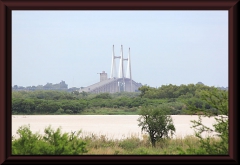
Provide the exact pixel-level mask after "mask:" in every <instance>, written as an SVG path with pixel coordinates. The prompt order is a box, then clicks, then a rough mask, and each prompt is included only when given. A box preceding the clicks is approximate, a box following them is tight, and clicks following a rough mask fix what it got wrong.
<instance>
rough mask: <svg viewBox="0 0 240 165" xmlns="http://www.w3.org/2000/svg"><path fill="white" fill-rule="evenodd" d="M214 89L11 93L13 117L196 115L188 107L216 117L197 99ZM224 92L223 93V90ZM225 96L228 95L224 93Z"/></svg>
mask: <svg viewBox="0 0 240 165" xmlns="http://www.w3.org/2000/svg"><path fill="white" fill-rule="evenodd" d="M213 89H216V87H209V86H206V85H203V84H188V85H180V86H176V85H172V84H169V85H162V86H161V87H159V88H153V87H150V86H147V85H144V86H142V87H140V88H139V91H140V92H135V93H129V92H121V93H113V94H110V93H100V94H89V93H86V92H78V91H73V92H66V91H54V90H37V91H12V113H13V114H81V112H83V111H84V110H87V109H96V110H97V109H99V108H112V109H121V108H125V109H126V108H128V109H130V108H135V109H139V108H140V107H142V106H148V105H151V106H158V105H161V106H165V107H166V108H167V109H168V111H169V113H170V114H171V115H181V114H191V113H197V112H193V111H189V110H188V109H187V107H188V106H190V105H194V106H195V107H197V108H199V109H203V110H207V111H209V112H212V113H215V114H217V113H218V112H217V110H216V108H214V107H213V106H211V105H210V104H209V103H208V102H207V101H204V100H202V99H201V98H200V95H201V91H211V90H213ZM223 91H224V90H223ZM224 92H226V93H227V91H224Z"/></svg>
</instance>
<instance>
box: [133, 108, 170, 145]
mask: <svg viewBox="0 0 240 165" xmlns="http://www.w3.org/2000/svg"><path fill="white" fill-rule="evenodd" d="M167 114H168V109H167V107H164V106H158V107H154V106H146V107H142V108H141V110H140V115H141V116H140V117H139V118H138V121H139V124H138V126H140V127H142V131H146V132H147V133H148V134H149V137H150V140H151V143H152V146H153V147H156V142H157V141H159V140H161V139H164V138H168V137H169V133H170V136H172V135H173V133H174V132H175V127H174V125H173V121H172V118H171V116H170V115H167Z"/></svg>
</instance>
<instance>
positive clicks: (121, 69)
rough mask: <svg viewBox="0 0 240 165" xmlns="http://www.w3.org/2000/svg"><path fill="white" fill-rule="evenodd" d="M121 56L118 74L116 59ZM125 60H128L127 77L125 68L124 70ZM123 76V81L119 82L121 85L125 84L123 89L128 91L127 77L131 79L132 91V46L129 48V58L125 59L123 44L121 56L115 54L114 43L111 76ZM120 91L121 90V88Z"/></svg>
mask: <svg viewBox="0 0 240 165" xmlns="http://www.w3.org/2000/svg"><path fill="white" fill-rule="evenodd" d="M117 58H119V59H120V61H119V67H118V75H116V63H115V59H117ZM124 61H128V64H127V72H126V77H125V70H124ZM116 77H117V78H121V79H122V82H121V83H120V84H118V85H119V86H120V85H121V86H123V91H126V88H125V78H129V79H130V81H131V82H130V83H131V84H130V91H131V92H132V72H131V60H130V48H129V54H128V58H126V59H124V58H123V46H122V45H121V55H120V56H115V53H114V45H113V53H112V65H111V75H110V78H116ZM119 91H120V90H119Z"/></svg>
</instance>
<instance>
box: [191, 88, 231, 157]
mask: <svg viewBox="0 0 240 165" xmlns="http://www.w3.org/2000/svg"><path fill="white" fill-rule="evenodd" d="M200 97H201V99H202V100H204V101H206V102H207V103H208V104H209V105H210V106H212V107H214V108H215V109H216V110H217V111H216V112H217V113H216V114H213V113H211V112H209V111H206V110H203V109H199V108H198V107H196V106H195V107H194V106H191V107H190V108H191V109H193V111H196V110H197V111H202V112H203V114H204V115H203V116H208V117H211V116H213V115H217V116H215V117H214V118H215V120H216V124H213V127H214V129H211V128H209V127H207V126H205V125H204V123H203V122H202V120H201V116H200V115H199V119H198V121H196V120H194V121H192V123H193V126H192V128H194V129H195V136H196V137H197V138H199V140H200V149H198V150H196V151H193V150H192V149H191V148H190V150H191V152H192V153H196V154H198V153H202V152H204V153H207V154H228V135H229V133H228V129H229V125H228V93H227V91H223V90H219V89H213V90H210V91H202V92H201V96H200ZM203 133H216V136H217V137H218V139H220V140H219V141H212V138H210V137H209V136H208V137H207V138H204V137H203V136H202V134H203Z"/></svg>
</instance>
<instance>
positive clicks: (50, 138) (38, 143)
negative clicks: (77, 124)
mask: <svg viewBox="0 0 240 165" xmlns="http://www.w3.org/2000/svg"><path fill="white" fill-rule="evenodd" d="M44 132H45V135H43V136H41V135H39V134H37V133H35V134H33V133H32V132H31V130H30V126H21V127H20V128H19V129H18V130H17V134H18V135H19V136H20V137H19V138H18V139H14V138H13V140H12V154H13V155H79V154H83V153H86V152H87V150H86V142H84V141H83V140H82V139H80V138H79V135H80V133H81V132H80V131H79V132H78V133H77V134H76V135H75V133H72V134H70V135H69V134H68V133H64V134H62V133H61V130H60V128H58V129H57V130H56V131H54V130H53V129H52V128H51V127H50V126H49V127H47V128H46V129H45V130H44Z"/></svg>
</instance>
